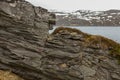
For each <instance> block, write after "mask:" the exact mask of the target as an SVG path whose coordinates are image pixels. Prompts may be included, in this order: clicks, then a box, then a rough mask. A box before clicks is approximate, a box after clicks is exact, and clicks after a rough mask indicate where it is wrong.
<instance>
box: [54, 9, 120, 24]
mask: <svg viewBox="0 0 120 80" xmlns="http://www.w3.org/2000/svg"><path fill="white" fill-rule="evenodd" d="M53 13H55V14H56V17H57V18H56V19H57V21H56V25H57V26H61V25H62V26H120V10H107V11H90V10H77V11H75V12H71V13H68V12H53Z"/></svg>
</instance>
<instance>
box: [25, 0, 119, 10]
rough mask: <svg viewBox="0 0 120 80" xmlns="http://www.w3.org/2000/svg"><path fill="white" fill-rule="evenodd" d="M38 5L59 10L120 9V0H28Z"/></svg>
mask: <svg viewBox="0 0 120 80" xmlns="http://www.w3.org/2000/svg"><path fill="white" fill-rule="evenodd" d="M27 1H29V2H31V3H32V4H34V5H36V6H42V7H44V8H47V9H56V10H58V11H75V10H78V9H82V10H97V11H101V10H108V9H120V0H27Z"/></svg>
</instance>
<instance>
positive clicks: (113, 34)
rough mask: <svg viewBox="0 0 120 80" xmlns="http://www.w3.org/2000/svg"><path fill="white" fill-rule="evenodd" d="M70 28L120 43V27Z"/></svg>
mask: <svg viewBox="0 0 120 80" xmlns="http://www.w3.org/2000/svg"><path fill="white" fill-rule="evenodd" d="M66 27H67V26H66ZM69 27H71V28H77V29H79V30H81V31H83V32H85V33H90V34H93V35H102V36H104V37H107V38H109V39H112V40H114V41H116V42H119V43H120V27H72V26H69ZM55 28H56V27H54V29H55ZM54 29H53V30H50V31H49V32H50V33H51V32H52V31H54Z"/></svg>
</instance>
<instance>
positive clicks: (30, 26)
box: [0, 1, 120, 80]
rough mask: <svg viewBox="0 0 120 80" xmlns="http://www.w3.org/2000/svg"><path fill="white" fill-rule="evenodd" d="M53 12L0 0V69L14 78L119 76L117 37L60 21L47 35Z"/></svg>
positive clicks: (103, 79)
mask: <svg viewBox="0 0 120 80" xmlns="http://www.w3.org/2000/svg"><path fill="white" fill-rule="evenodd" d="M53 17H54V15H53V14H51V13H49V12H48V11H47V10H46V9H43V8H41V7H35V6H33V5H32V4H30V3H28V2H26V1H15V2H12V3H11V2H9V3H8V2H6V1H4V2H0V70H2V71H0V74H4V73H5V74H6V71H7V73H10V76H12V77H13V76H14V79H16V80H23V79H24V80H98V79H99V80H120V65H119V59H120V45H119V44H118V43H116V42H114V41H112V40H109V39H107V38H104V37H101V36H92V35H89V34H86V33H83V32H81V31H79V30H76V29H71V28H63V27H60V28H58V29H56V30H55V31H54V32H53V33H52V34H51V35H49V34H48V30H49V26H48V25H51V24H53V23H54V22H53V21H49V20H52V18H53ZM50 23H51V24H50ZM12 73H14V74H16V75H18V76H20V77H22V78H23V79H21V78H20V77H18V76H16V75H14V74H12ZM1 76H2V75H1ZM1 76H0V79H2V80H5V78H1ZM2 77H3V76H2ZM5 77H8V78H9V75H6V76H5ZM8 80H10V78H9V79H8ZM12 80H13V79H12Z"/></svg>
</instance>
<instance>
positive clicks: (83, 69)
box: [80, 65, 96, 77]
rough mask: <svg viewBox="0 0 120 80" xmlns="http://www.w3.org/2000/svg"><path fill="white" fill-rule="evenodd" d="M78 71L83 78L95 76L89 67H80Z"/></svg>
mask: <svg viewBox="0 0 120 80" xmlns="http://www.w3.org/2000/svg"><path fill="white" fill-rule="evenodd" d="M80 70H81V73H82V74H83V75H84V76H85V77H92V76H94V75H95V73H96V71H95V70H93V69H91V68H89V67H86V66H84V65H83V66H80Z"/></svg>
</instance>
